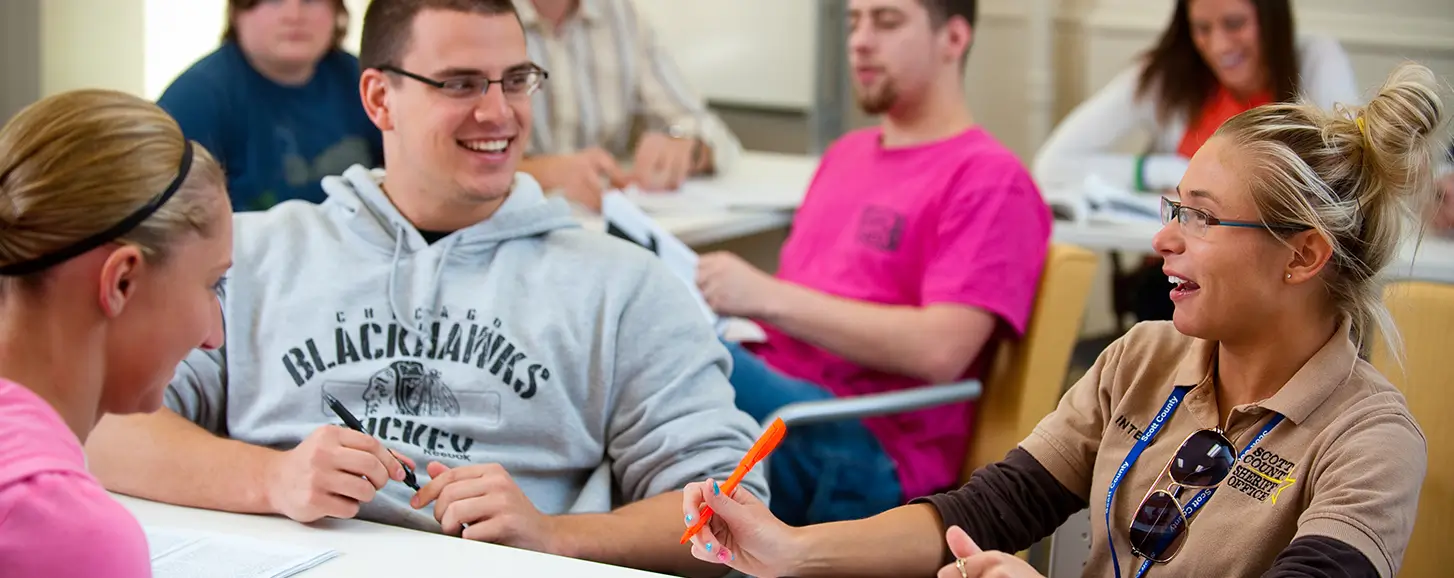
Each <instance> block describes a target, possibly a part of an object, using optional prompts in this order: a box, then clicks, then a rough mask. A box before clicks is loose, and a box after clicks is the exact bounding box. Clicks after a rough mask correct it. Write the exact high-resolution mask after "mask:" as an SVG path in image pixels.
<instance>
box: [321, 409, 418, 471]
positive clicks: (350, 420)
mask: <svg viewBox="0 0 1454 578" xmlns="http://www.w3.org/2000/svg"><path fill="white" fill-rule="evenodd" d="M323 399H324V401H327V402H328V407H329V409H332V410H333V413H336V414H338V417H339V419H342V420H343V423H344V424H345V425H347V426H348V429H351V430H353V431H356V432H358V433H361V434H364V435H369V432H366V431H364V428H363V424H361V423H359V422H358V418H356V417H353V414H352V413H349V411H348V408H346V407H343V402H340V401H338V398H336V397H333V396H332V395H329V394H327V393H324V394H323ZM385 449H387V448H385ZM388 452H389V455H391V456H394V459H396V460H399V456H398V455H396V454H394V451H393V450H388ZM399 467H401V468H404V485H406V486H409V487H411V488H414V491H416V492H417V491H419V484H418V483H417V482H415V481H414V470H411V469H409V464H406V463H404V460H399Z"/></svg>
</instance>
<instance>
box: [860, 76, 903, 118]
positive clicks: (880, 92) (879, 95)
mask: <svg viewBox="0 0 1454 578" xmlns="http://www.w3.org/2000/svg"><path fill="white" fill-rule="evenodd" d="M854 95H855V97H856V98H857V99H858V108H859V109H860V110H862V111H863V112H864V113H865V114H870V115H879V114H883V113H885V112H888V111H889V109H891V108H893V107H894V103H896V102H898V100H899V91H898V88H896V87H895V86H894V81H893V80H891V79H889V78H884V79H883V82H881V83H879V85H878V86H877V87H870V88H860V87H855V90H854Z"/></svg>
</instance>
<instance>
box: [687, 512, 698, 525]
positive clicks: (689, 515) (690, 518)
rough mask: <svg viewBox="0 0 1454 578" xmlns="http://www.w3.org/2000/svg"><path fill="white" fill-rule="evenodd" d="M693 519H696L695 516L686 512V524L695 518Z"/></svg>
mask: <svg viewBox="0 0 1454 578" xmlns="http://www.w3.org/2000/svg"><path fill="white" fill-rule="evenodd" d="M695 519H697V517H696V516H693V515H691V514H687V523H688V524H690V523H692V520H695Z"/></svg>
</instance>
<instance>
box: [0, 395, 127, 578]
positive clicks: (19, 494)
mask: <svg viewBox="0 0 1454 578" xmlns="http://www.w3.org/2000/svg"><path fill="white" fill-rule="evenodd" d="M0 576H7V577H8V576H45V577H47V578H70V577H76V578H81V577H91V576H107V577H108V578H147V577H150V576H151V554H150V553H149V552H148V550H147V542H146V534H145V533H144V532H142V529H141V525H140V524H138V523H137V521H136V518H133V517H132V516H131V513H130V512H128V511H127V510H126V508H125V507H123V506H122V505H121V504H119V503H117V502H116V500H113V499H111V496H110V495H109V494H107V493H106V490H105V489H104V488H102V487H101V483H100V482H98V481H96V478H94V477H92V476H91V474H90V473H89V472H87V471H86V455H85V453H84V452H83V450H82V449H81V443H80V441H79V440H77V439H76V435H75V434H74V433H72V432H71V430H70V428H68V427H66V424H65V422H64V421H62V420H61V416H60V415H59V414H57V413H56V412H55V410H54V409H52V408H51V406H50V405H49V404H47V403H46V402H45V400H43V399H41V398H40V397H39V396H37V395H35V394H34V393H32V392H31V391H30V390H28V389H26V388H24V387H21V386H20V385H18V384H16V383H14V382H11V381H7V380H4V379H0Z"/></svg>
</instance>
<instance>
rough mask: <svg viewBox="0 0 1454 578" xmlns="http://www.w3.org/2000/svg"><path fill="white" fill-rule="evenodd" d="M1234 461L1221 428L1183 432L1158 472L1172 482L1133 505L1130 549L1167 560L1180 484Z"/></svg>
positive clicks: (1175, 532)
mask: <svg viewBox="0 0 1454 578" xmlns="http://www.w3.org/2000/svg"><path fill="white" fill-rule="evenodd" d="M1258 226H1259V227H1260V226H1261V225H1258ZM1236 461H1237V450H1236V449H1235V448H1233V447H1232V442H1231V440H1228V439H1227V436H1226V435H1223V434H1222V431H1221V430H1216V429H1204V430H1200V431H1196V432H1193V433H1192V434H1191V435H1190V436H1187V438H1186V441H1183V442H1181V447H1180V448H1178V449H1177V450H1176V455H1175V456H1174V457H1172V459H1171V462H1169V463H1167V464H1166V467H1165V468H1164V469H1162V472H1161V475H1166V474H1167V473H1170V474H1171V481H1172V482H1173V483H1171V484H1169V485H1168V486H1167V488H1166V489H1163V490H1153V491H1151V492H1149V493H1147V494H1146V497H1145V498H1142V499H1141V505H1140V506H1138V507H1137V508H1136V515H1135V517H1134V518H1133V519H1132V521H1131V531H1130V538H1131V552H1132V553H1134V554H1136V555H1137V556H1140V557H1142V558H1145V559H1147V560H1151V561H1153V562H1156V563H1159V564H1164V563H1166V562H1170V561H1171V559H1172V557H1174V556H1176V553H1177V551H1179V550H1181V545H1182V543H1184V542H1185V541H1186V535H1187V526H1188V524H1189V523H1190V521H1188V520H1187V519H1186V515H1185V512H1186V508H1184V507H1183V506H1182V503H1181V499H1180V496H1181V490H1182V488H1192V489H1198V490H1203V489H1209V488H1215V487H1217V486H1218V485H1219V484H1221V483H1222V480H1225V479H1226V478H1227V475H1228V474H1231V473H1232V467H1233V466H1234V465H1235V464H1236ZM1157 479H1158V480H1159V479H1161V476H1157Z"/></svg>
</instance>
